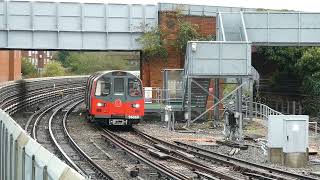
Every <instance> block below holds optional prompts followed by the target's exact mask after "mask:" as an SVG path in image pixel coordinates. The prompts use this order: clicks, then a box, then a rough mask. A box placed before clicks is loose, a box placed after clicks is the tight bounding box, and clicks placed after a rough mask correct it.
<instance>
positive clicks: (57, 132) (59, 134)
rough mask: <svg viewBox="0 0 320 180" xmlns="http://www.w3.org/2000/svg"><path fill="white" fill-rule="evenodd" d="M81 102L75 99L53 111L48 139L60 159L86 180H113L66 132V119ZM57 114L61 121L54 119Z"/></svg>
mask: <svg viewBox="0 0 320 180" xmlns="http://www.w3.org/2000/svg"><path fill="white" fill-rule="evenodd" d="M81 102H83V97H80V98H77V99H76V100H75V101H74V102H71V103H70V102H68V103H65V104H64V105H61V106H60V107H59V108H57V109H56V110H55V111H54V113H53V114H52V115H51V117H50V119H49V133H50V137H51V139H52V141H53V143H54V144H55V146H56V147H57V148H58V150H59V152H60V153H61V155H62V158H63V159H64V160H65V161H66V162H68V164H69V165H70V166H71V167H73V168H74V169H75V170H77V171H78V172H79V173H81V174H82V175H84V176H86V177H87V178H88V179H97V180H104V179H109V180H113V179H114V178H113V177H111V176H110V175H109V174H108V173H107V172H106V171H105V170H104V169H103V168H102V167H101V166H99V165H98V164H97V163H95V162H94V160H92V158H91V157H89V156H88V155H87V154H86V153H85V152H84V151H83V150H82V149H81V148H80V147H79V146H78V145H77V144H76V143H75V141H74V140H73V138H72V137H71V136H70V134H69V132H68V129H67V125H66V120H67V117H68V115H69V114H70V113H71V112H72V110H73V109H74V108H75V107H76V106H77V105H79V104H80V103H81ZM63 108H66V109H65V110H64V112H61V111H62V109H63ZM59 113H60V114H61V115H62V116H63V118H62V120H61V118H56V116H57V114H59Z"/></svg>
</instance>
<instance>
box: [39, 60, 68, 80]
mask: <svg viewBox="0 0 320 180" xmlns="http://www.w3.org/2000/svg"><path fill="white" fill-rule="evenodd" d="M64 74H65V72H64V68H63V67H62V65H61V63H60V62H57V61H51V62H49V63H48V64H47V65H46V66H45V67H44V73H43V76H46V77H53V76H63V75H64Z"/></svg>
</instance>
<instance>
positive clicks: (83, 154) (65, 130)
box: [62, 100, 114, 180]
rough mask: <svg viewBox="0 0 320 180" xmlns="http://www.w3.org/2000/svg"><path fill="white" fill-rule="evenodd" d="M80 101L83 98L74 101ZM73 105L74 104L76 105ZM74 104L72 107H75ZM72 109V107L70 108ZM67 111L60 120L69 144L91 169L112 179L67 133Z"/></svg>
mask: <svg viewBox="0 0 320 180" xmlns="http://www.w3.org/2000/svg"><path fill="white" fill-rule="evenodd" d="M81 102H83V100H81V101H78V102H77V103H75V104H76V105H77V104H78V103H81ZM76 105H75V106H76ZM75 106H74V107H75ZM71 109H72V108H71ZM71 109H69V112H71ZM69 112H66V113H65V116H64V118H63V120H62V121H63V122H62V124H63V130H64V133H65V134H66V135H67V137H68V141H69V142H70V143H71V145H72V146H73V147H74V148H75V150H76V151H77V152H79V154H80V155H81V156H82V157H84V158H85V159H86V160H87V161H88V162H89V164H90V165H91V166H92V167H93V170H94V171H96V172H97V171H98V173H99V174H100V175H102V176H103V177H104V178H105V179H109V180H114V178H113V177H111V176H110V175H109V174H108V173H107V172H106V171H105V170H104V169H102V167H101V166H99V165H98V164H97V163H95V162H94V161H93V160H92V158H91V157H90V156H88V155H87V154H86V153H85V152H84V151H83V150H82V149H81V148H80V147H79V146H78V144H77V143H76V142H75V141H74V139H73V138H72V137H71V135H70V133H69V131H68V128H67V122H66V121H67V117H68V115H69Z"/></svg>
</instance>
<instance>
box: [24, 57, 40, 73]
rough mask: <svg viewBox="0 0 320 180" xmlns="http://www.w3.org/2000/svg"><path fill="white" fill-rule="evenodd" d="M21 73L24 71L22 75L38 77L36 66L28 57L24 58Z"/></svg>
mask: <svg viewBox="0 0 320 180" xmlns="http://www.w3.org/2000/svg"><path fill="white" fill-rule="evenodd" d="M21 73H22V76H24V77H27V78H34V77H37V69H36V67H35V66H34V65H33V64H32V63H31V62H30V61H29V60H28V59H27V58H23V59H22V62H21Z"/></svg>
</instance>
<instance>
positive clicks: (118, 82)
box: [114, 78, 124, 94]
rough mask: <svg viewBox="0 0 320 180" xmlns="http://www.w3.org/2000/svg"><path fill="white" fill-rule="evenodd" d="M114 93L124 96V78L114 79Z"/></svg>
mask: <svg viewBox="0 0 320 180" xmlns="http://www.w3.org/2000/svg"><path fill="white" fill-rule="evenodd" d="M114 93H115V94H124V79H123V78H114Z"/></svg>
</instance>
